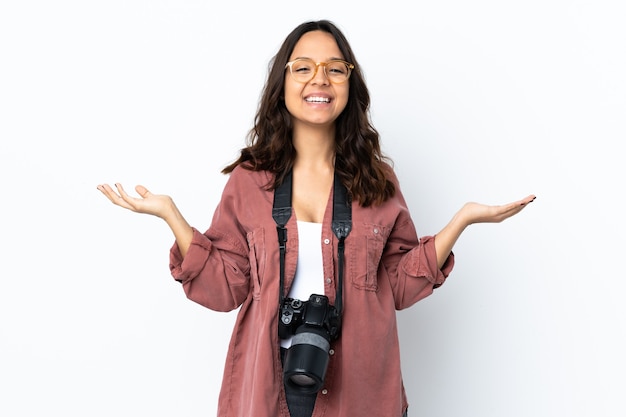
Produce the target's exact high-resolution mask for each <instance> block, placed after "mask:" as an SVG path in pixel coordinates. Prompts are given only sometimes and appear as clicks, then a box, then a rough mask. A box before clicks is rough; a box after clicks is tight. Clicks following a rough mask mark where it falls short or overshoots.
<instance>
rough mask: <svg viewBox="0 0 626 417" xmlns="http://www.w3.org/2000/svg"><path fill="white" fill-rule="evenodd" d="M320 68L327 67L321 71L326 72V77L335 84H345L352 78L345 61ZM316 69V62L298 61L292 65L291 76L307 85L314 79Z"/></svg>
mask: <svg viewBox="0 0 626 417" xmlns="http://www.w3.org/2000/svg"><path fill="white" fill-rule="evenodd" d="M320 66H324V67H325V68H324V69H320V71H325V74H326V76H327V77H328V79H329V80H330V81H331V82H333V83H342V82H345V81H346V80H347V79H348V77H350V68H349V67H348V64H347V63H345V62H343V61H330V62H327V63H321V64H320ZM316 67H317V65H316V64H315V62H313V61H312V60H310V59H296V60H295V61H293V62H292V63H291V75H292V76H293V78H294V79H295V80H296V81H299V82H302V83H306V82H309V81H311V79H312V78H313V76H314V74H315V68H316Z"/></svg>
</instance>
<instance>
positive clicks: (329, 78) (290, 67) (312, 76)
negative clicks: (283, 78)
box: [285, 58, 354, 84]
mask: <svg viewBox="0 0 626 417" xmlns="http://www.w3.org/2000/svg"><path fill="white" fill-rule="evenodd" d="M298 61H308V62H312V63H313V64H315V71H313V75H311V78H309V79H308V80H306V81H300V80H298V79H297V78H296V76H295V75H294V74H293V69H292V68H293V67H292V65H293V64H295V63H296V62H298ZM335 62H340V63H342V64H345V66H346V67H347V68H348V75H347V76H346V79H345V80H343V81H339V82H336V81H333V79H332V78H331V77H329V76H328V73H327V72H326V65H328V64H332V63H335ZM320 66H322V67H324V76H325V77H326V78H327V79H328V81H330V82H331V83H333V84H343V83H345V82H346V81H348V80H349V79H350V75H352V70H353V69H354V64H351V63H349V62H348V61H344V60H343V59H331V60H330V61H326V62H315V61H313V60H312V59H309V58H298V59H294V60H293V61H289V62H287V63H286V64H285V69H287V68H289V75H290V76H291V78H292V79H293V80H294V81H295V82H298V83H302V84H306V83H308V82H309V81H311V80H312V79H313V78H315V76H316V75H317V71H318V70H319V67H320Z"/></svg>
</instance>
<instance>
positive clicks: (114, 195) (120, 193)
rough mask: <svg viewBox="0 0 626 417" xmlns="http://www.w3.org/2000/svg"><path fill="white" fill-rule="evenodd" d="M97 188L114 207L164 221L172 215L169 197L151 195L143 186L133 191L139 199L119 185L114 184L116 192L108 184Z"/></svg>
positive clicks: (171, 202)
mask: <svg viewBox="0 0 626 417" xmlns="http://www.w3.org/2000/svg"><path fill="white" fill-rule="evenodd" d="M97 188H98V190H100V191H101V192H102V194H104V195H105V196H106V197H107V198H108V199H109V200H110V201H111V202H112V203H113V204H115V205H116V206H120V207H123V208H125V209H128V210H131V211H134V212H135V213H145V214H151V215H153V216H157V217H160V218H162V219H165V218H166V216H167V215H168V214H171V213H172V210H173V208H174V202H173V201H172V198H171V197H169V196H167V195H157V194H152V193H151V192H150V191H148V189H147V188H146V187H144V186H143V185H138V186H136V187H135V191H137V194H139V196H140V198H136V197H131V196H129V195H128V194H127V193H126V191H124V188H123V187H122V185H121V184H115V188H116V189H117V192H116V191H115V190H113V188H111V186H109V185H108V184H101V185H98V187H97Z"/></svg>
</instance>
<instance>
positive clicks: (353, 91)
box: [222, 20, 395, 207]
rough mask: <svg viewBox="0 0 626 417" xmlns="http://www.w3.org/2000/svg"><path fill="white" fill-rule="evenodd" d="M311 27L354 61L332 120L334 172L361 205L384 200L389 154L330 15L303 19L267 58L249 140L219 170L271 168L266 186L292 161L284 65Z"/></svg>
mask: <svg viewBox="0 0 626 417" xmlns="http://www.w3.org/2000/svg"><path fill="white" fill-rule="evenodd" d="M315 30H321V31H324V32H327V33H329V34H331V35H332V36H333V37H334V38H335V41H336V42H337V45H338V47H339V50H340V51H341V53H342V54H343V56H344V59H345V60H346V61H348V62H351V63H352V64H354V66H355V67H354V69H353V70H352V74H351V75H350V78H349V83H350V88H349V96H348V103H347V105H346V108H345V109H344V110H343V112H342V113H341V114H340V115H339V117H338V118H337V120H336V121H335V124H336V129H335V172H336V173H337V175H338V176H339V178H340V179H341V181H342V182H343V184H344V185H345V186H346V188H347V190H348V192H349V193H350V195H351V197H352V199H353V200H356V201H358V202H359V204H361V205H362V206H364V207H367V206H370V205H372V204H378V203H382V202H383V201H385V200H387V199H388V198H389V197H391V196H393V195H394V193H395V186H394V184H393V183H392V182H391V181H390V179H389V172H388V170H387V168H388V165H387V162H389V161H390V160H389V158H387V157H386V156H384V155H383V154H382V152H381V149H380V137H379V134H378V131H377V130H376V129H375V128H374V126H373V125H372V123H371V119H370V110H369V106H370V95H369V91H368V89H367V86H366V84H365V80H364V77H363V73H362V71H361V69H360V67H359V65H358V63H357V60H356V57H355V56H354V53H353V52H352V48H351V47H350V44H349V43H348V41H347V39H346V37H345V36H344V35H343V33H342V32H341V31H340V30H339V29H338V28H337V26H335V25H334V24H333V23H332V22H330V21H328V20H319V21H310V22H305V23H302V24H300V25H299V26H298V27H296V28H295V29H294V30H293V31H292V32H291V33H290V34H289V35H288V36H287V38H285V41H284V42H283V44H282V46H281V47H280V49H279V50H278V52H277V53H276V55H275V56H274V57H273V58H272V59H271V60H270V63H269V67H268V78H267V81H266V83H265V87H264V88H263V92H262V96H261V100H260V102H259V106H258V110H257V113H256V116H255V118H254V127H253V128H252V129H250V131H249V133H248V135H247V139H246V145H247V146H246V147H244V148H243V149H241V153H240V155H239V158H238V159H237V160H236V161H235V162H233V163H231V164H230V165H228V166H226V167H225V168H224V169H223V170H222V173H224V174H228V173H230V172H232V170H233V169H235V167H237V166H238V165H241V166H242V167H243V168H246V169H250V170H253V171H269V172H271V173H272V174H274V175H273V178H274V180H273V182H272V183H270V184H268V188H269V189H275V188H276V187H278V186H279V185H280V184H281V183H282V182H283V180H284V177H285V175H286V174H287V173H288V172H289V170H291V168H292V167H293V164H294V160H295V157H296V150H295V148H294V146H293V143H292V118H291V115H290V113H289V111H288V110H287V107H286V105H285V101H284V98H283V97H284V80H285V74H286V71H285V65H286V64H287V62H288V61H289V57H290V56H291V53H292V52H293V49H294V48H295V46H296V43H297V42H298V41H299V40H300V38H301V37H302V35H304V34H305V33H307V32H311V31H315Z"/></svg>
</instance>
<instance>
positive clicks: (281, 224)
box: [272, 171, 352, 316]
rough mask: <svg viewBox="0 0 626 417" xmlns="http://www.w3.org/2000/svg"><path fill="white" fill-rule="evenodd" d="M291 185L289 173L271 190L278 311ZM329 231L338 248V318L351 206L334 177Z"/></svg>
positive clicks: (281, 299) (340, 309) (343, 190)
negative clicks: (277, 249) (334, 237)
mask: <svg viewBox="0 0 626 417" xmlns="http://www.w3.org/2000/svg"><path fill="white" fill-rule="evenodd" d="M292 184H293V175H292V172H291V171H289V172H288V173H287V175H285V179H284V181H283V183H282V184H281V185H280V186H279V187H278V188H276V190H274V207H273V209H272V217H273V218H274V221H275V222H276V231H277V232H278V248H279V250H280V289H279V291H280V294H279V300H278V301H279V304H278V305H279V307H280V306H282V304H283V301H284V300H285V294H284V291H285V290H284V288H285V250H286V244H287V228H286V227H285V226H286V225H287V222H288V221H289V218H290V217H291V188H292ZM331 228H332V229H333V233H334V234H335V236H337V239H338V240H339V244H338V245H337V265H338V270H339V282H338V283H337V296H336V299H335V308H336V309H337V312H338V313H339V316H341V311H342V308H343V272H344V268H345V267H344V251H345V239H346V237H348V235H349V234H350V231H351V230H352V202H351V201H349V200H348V190H346V187H345V186H344V185H343V183H342V182H341V180H340V179H339V177H338V176H337V174H336V173H335V175H334V187H333V220H332V225H331Z"/></svg>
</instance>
